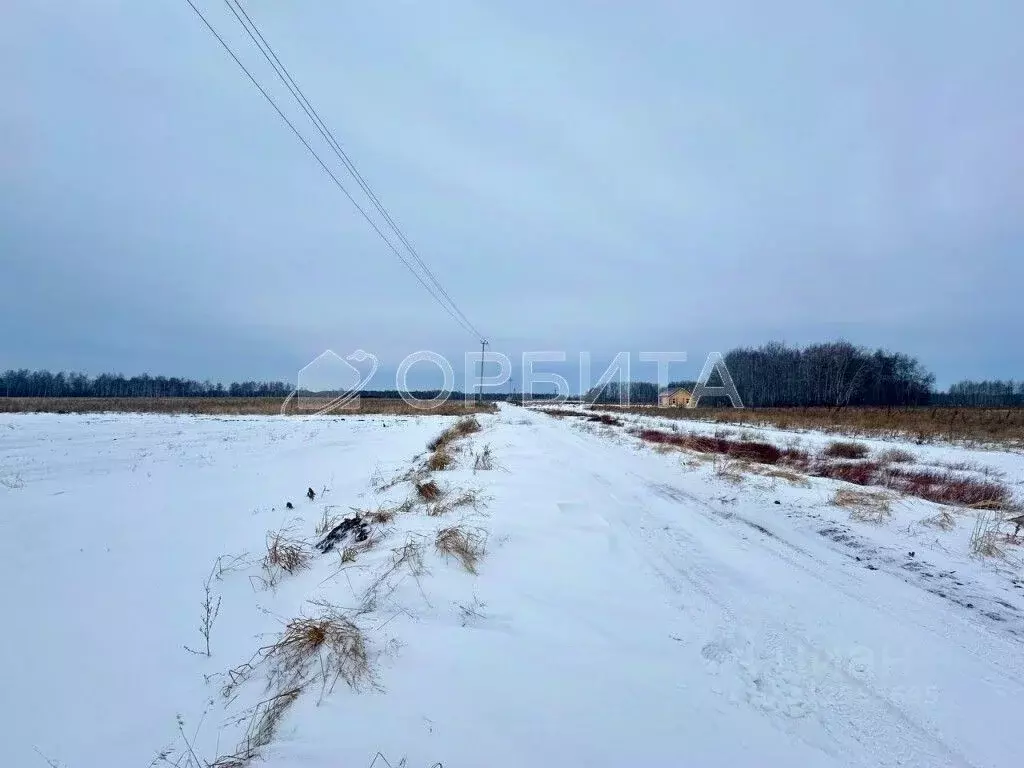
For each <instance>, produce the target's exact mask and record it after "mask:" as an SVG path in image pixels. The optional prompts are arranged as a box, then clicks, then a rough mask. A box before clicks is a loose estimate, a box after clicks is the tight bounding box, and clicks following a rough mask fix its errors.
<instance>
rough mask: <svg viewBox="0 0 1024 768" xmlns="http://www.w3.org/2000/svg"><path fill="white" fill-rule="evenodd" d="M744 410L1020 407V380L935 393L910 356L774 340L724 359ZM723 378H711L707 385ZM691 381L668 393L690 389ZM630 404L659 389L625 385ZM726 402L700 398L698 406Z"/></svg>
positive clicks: (612, 388) (608, 395) (607, 393)
mask: <svg viewBox="0 0 1024 768" xmlns="http://www.w3.org/2000/svg"><path fill="white" fill-rule="evenodd" d="M725 364H726V367H727V368H728V370H729V373H730V375H731V376H732V380H733V382H734V383H735V384H736V389H737V391H738V392H739V394H740V398H741V399H742V400H743V404H744V405H746V406H750V407H755V408H771V407H787V406H819V407H820V406H826V407H843V406H864V405H873V406H913V405H950V406H990V407H1004V406H1024V382H1016V383H1015V382H1013V381H962V382H960V383H958V384H954V385H953V386H951V387H950V388H949V390H948V391H947V392H937V391H935V389H934V383H935V377H934V376H933V375H932V374H931V373H929V372H928V371H927V370H926V369H925V368H924V366H923V365H921V363H920V362H919V361H918V360H917V359H916V358H914V357H911V356H909V355H905V354H902V353H899V352H888V351H886V350H883V349H876V350H871V349H867V348H865V347H858V346H855V345H853V344H850V343H848V342H845V341H836V342H828V343H824V344H811V345H809V346H806V347H795V346H788V345H786V344H782V343H779V342H772V343H769V344H765V345H764V346H761V347H757V348H749V347H744V348H738V349H734V350H732V351H730V352H729V353H728V354H726V355H725ZM721 383H722V382H721V380H720V378H719V377H718V374H717V373H713V374H712V376H711V379H710V381H709V382H708V384H709V385H711V386H720V385H721ZM695 385H696V382H694V381H676V382H672V383H671V384H670V385H669V386H670V387H676V386H680V387H685V388H687V389H692V388H693V387H694V386H695ZM629 395H630V397H629V400H630V402H633V403H655V402H657V399H658V390H657V387H656V386H655V385H654V384H651V383H648V382H633V383H632V384H630V393H629ZM585 399H588V400H595V401H598V402H619V401H620V399H621V398H620V392H619V385H618V384H617V383H616V382H612V383H610V384H608V385H607V386H606V387H604V388H602V390H601V391H596V390H591V391H590V392H588V393H587V395H586V398H585ZM723 403H728V400H727V399H721V398H716V399H714V400H712V399H711V398H708V399H707V400H705V399H701V405H702V406H703V405H715V404H723Z"/></svg>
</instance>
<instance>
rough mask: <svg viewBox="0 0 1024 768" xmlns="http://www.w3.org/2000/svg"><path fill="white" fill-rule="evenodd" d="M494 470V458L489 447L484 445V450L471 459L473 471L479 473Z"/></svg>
mask: <svg viewBox="0 0 1024 768" xmlns="http://www.w3.org/2000/svg"><path fill="white" fill-rule="evenodd" d="M491 469H494V457H493V456H492V455H491V446H490V445H485V446H484V449H483V450H482V451H481V452H480V453H478V454H477V455H476V456H475V457H474V459H473V471H474V472H481V471H488V470H491Z"/></svg>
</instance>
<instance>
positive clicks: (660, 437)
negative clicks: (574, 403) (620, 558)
mask: <svg viewBox="0 0 1024 768" xmlns="http://www.w3.org/2000/svg"><path fill="white" fill-rule="evenodd" d="M638 435H639V437H640V439H641V440H643V441H645V442H648V443H655V444H657V445H673V446H676V447H679V448H686V449H689V450H691V451H697V452H698V453H710V454H720V455H724V456H729V457H731V458H735V459H742V460H745V461H749V462H753V463H755V464H782V465H784V466H787V467H792V468H794V469H799V470H801V471H804V472H806V473H807V474H809V475H812V476H814V477H829V478H832V479H834V480H844V481H846V482H848V483H853V484H855V485H881V486H885V487H888V488H891V489H893V490H894V491H899V492H900V493H903V494H906V495H908V496H916V497H918V498H921V499H925V500H927V501H934V502H936V503H938V504H953V505H957V506H966V507H971V506H973V507H984V508H987V509H1004V508H1006V507H1007V506H1008V505H1009V504H1010V502H1011V494H1010V491H1009V489H1008V488H1007V487H1006V486H1004V485H1000V484H999V483H994V482H991V481H989V480H977V479H973V478H970V477H964V476H962V475H957V474H953V473H950V472H936V471H930V470H916V471H915V470H908V469H902V468H898V467H887V466H886V464H885V463H883V462H881V461H842V462H830V461H823V460H817V461H812V460H811V457H810V456H809V455H808V454H807V453H806V452H804V451H801V450H800V449H798V448H785V449H779V448H776V447H775V446H774V445H769V444H768V443H753V442H742V441H736V440H728V439H726V438H724V437H710V436H708V435H694V434H686V433H677V432H662V431H661V430H657V429H644V430H641V431H640V432H639V433H638ZM854 445H858V444H856V443H855V444H854Z"/></svg>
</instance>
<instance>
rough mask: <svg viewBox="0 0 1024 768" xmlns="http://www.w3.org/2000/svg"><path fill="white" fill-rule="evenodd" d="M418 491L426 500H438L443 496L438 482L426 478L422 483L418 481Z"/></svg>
mask: <svg viewBox="0 0 1024 768" xmlns="http://www.w3.org/2000/svg"><path fill="white" fill-rule="evenodd" d="M416 493H418V494H419V495H420V498H421V499H423V500H424V501H436V500H437V499H439V498H441V495H442V493H441V489H440V488H439V487H438V485H437V483H435V482H434V481H433V480H425V481H423V482H422V483H416Z"/></svg>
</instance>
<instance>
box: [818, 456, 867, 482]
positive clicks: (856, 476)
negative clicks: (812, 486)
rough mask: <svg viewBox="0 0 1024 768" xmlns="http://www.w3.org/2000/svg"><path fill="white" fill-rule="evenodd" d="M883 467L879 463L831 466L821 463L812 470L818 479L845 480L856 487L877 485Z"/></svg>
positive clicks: (860, 462) (849, 463) (865, 462)
mask: <svg viewBox="0 0 1024 768" xmlns="http://www.w3.org/2000/svg"><path fill="white" fill-rule="evenodd" d="M881 469H882V465H881V464H879V463H878V462H877V461H857V462H843V463H842V464H830V463H828V462H821V463H820V464H817V465H816V466H814V467H812V468H811V474H812V475H815V476H816V477H831V478H833V479H834V480H845V481H846V482H848V483H853V484H854V485H877V484H878V480H879V471H880V470H881Z"/></svg>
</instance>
